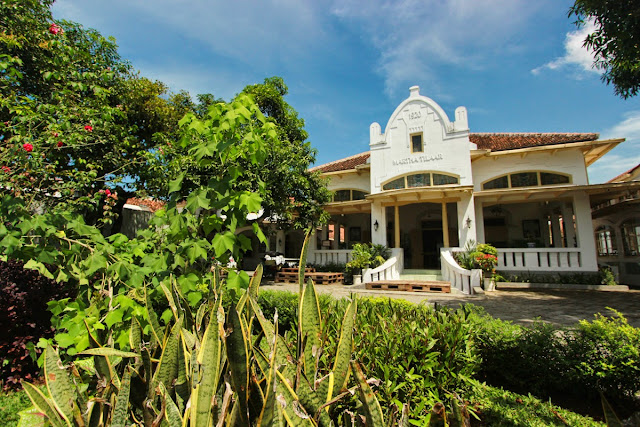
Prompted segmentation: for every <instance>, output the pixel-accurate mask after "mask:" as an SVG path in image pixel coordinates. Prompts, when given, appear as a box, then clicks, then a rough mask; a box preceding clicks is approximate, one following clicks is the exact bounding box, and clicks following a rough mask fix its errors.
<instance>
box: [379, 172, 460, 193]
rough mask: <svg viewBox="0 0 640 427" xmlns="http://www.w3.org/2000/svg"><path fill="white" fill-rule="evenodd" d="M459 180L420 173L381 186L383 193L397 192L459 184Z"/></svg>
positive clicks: (448, 176) (439, 174)
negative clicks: (403, 189)
mask: <svg viewBox="0 0 640 427" xmlns="http://www.w3.org/2000/svg"><path fill="white" fill-rule="evenodd" d="M459 183H460V179H459V178H458V177H457V176H454V175H447V174H443V173H437V172H422V173H414V174H411V175H406V176H402V177H400V178H396V179H393V180H391V181H389V182H387V183H385V184H382V189H383V190H384V191H388V190H398V189H401V188H419V187H432V186H437V185H452V184H459Z"/></svg>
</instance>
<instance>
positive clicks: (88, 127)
mask: <svg viewBox="0 0 640 427" xmlns="http://www.w3.org/2000/svg"><path fill="white" fill-rule="evenodd" d="M84 130H86V131H87V132H93V126H91V125H85V127H84Z"/></svg>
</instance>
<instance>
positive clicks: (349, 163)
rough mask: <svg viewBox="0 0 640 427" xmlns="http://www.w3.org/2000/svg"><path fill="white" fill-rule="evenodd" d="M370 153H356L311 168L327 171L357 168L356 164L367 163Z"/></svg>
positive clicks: (312, 169)
mask: <svg viewBox="0 0 640 427" xmlns="http://www.w3.org/2000/svg"><path fill="white" fill-rule="evenodd" d="M370 155H371V154H370V153H369V152H368V151H366V152H364V153H360V154H356V155H355V156H351V157H346V158H344V159H340V160H335V161H333V162H329V163H325V164H324V165H320V166H316V167H313V168H311V169H310V170H311V171H314V172H315V171H320V172H322V173H326V172H337V171H344V170H349V169H355V167H356V166H360V165H364V164H366V163H367V160H368V159H369V156H370Z"/></svg>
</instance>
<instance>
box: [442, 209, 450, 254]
mask: <svg viewBox="0 0 640 427" xmlns="http://www.w3.org/2000/svg"><path fill="white" fill-rule="evenodd" d="M442 243H443V244H444V247H445V248H448V247H450V244H449V216H448V215H447V202H442Z"/></svg>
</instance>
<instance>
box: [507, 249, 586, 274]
mask: <svg viewBox="0 0 640 427" xmlns="http://www.w3.org/2000/svg"><path fill="white" fill-rule="evenodd" d="M580 255H581V252H580V248H498V266H497V267H496V268H497V269H498V270H501V271H538V272H542V271H550V270H552V271H582V260H581V256H580Z"/></svg>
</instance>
